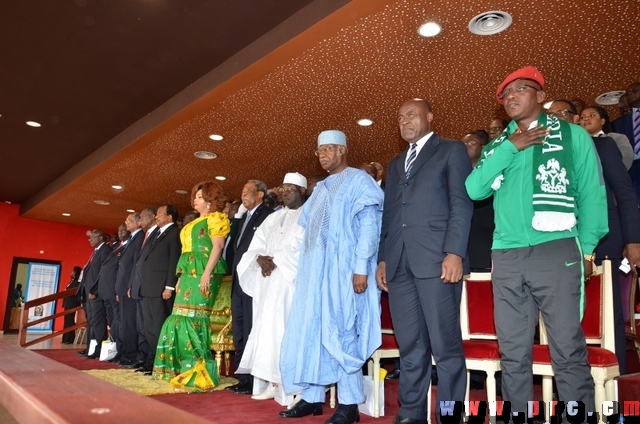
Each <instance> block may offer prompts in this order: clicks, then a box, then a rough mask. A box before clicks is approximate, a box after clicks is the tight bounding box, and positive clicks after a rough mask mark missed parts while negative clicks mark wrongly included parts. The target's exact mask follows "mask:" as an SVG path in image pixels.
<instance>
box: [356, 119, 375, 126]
mask: <svg viewBox="0 0 640 424" xmlns="http://www.w3.org/2000/svg"><path fill="white" fill-rule="evenodd" d="M358 125H360V126H361V127H368V126H369V125H373V121H372V120H371V119H367V118H363V119H358Z"/></svg>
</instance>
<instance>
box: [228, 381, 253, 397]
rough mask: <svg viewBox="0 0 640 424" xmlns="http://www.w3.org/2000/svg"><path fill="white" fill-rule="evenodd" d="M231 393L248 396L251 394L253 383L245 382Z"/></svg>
mask: <svg viewBox="0 0 640 424" xmlns="http://www.w3.org/2000/svg"><path fill="white" fill-rule="evenodd" d="M233 393H235V394H237V395H250V394H251V393H253V383H252V382H251V381H248V380H245V381H243V382H242V384H241V385H240V386H238V387H236V389H235V390H234V391H233Z"/></svg>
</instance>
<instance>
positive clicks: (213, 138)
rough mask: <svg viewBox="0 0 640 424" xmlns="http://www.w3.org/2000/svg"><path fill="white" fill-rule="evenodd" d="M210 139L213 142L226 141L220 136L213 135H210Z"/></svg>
mask: <svg viewBox="0 0 640 424" xmlns="http://www.w3.org/2000/svg"><path fill="white" fill-rule="evenodd" d="M209 138H210V139H211V140H215V141H220V140H222V139H224V137H223V136H221V135H220V134H211V135H209Z"/></svg>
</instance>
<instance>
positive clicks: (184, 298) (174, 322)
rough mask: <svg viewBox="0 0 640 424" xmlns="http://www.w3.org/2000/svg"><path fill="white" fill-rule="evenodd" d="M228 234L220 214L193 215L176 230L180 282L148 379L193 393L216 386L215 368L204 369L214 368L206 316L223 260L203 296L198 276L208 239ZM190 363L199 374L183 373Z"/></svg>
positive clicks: (204, 261)
mask: <svg viewBox="0 0 640 424" xmlns="http://www.w3.org/2000/svg"><path fill="white" fill-rule="evenodd" d="M229 231H230V224H229V219H228V218H227V216H226V215H225V214H223V213H221V212H214V213H210V214H208V215H206V216H202V217H199V218H197V219H195V220H193V221H191V222H189V223H188V224H187V225H185V226H184V228H182V231H181V232H180V239H181V241H182V255H181V256H180V260H179V261H178V266H177V270H176V274H177V275H178V276H179V277H180V283H179V284H178V287H177V289H176V298H175V302H174V304H173V310H172V312H171V315H170V316H169V317H168V318H167V320H166V321H165V322H164V324H163V325H162V330H161V332H160V337H159V340H158V349H157V350H156V358H155V362H154V364H153V376H154V378H156V379H163V380H167V381H171V383H172V385H175V386H179V387H184V386H185V385H187V383H189V381H190V382H191V383H190V384H188V386H189V387H193V388H194V390H195V391H206V390H211V389H213V387H215V386H216V385H217V384H218V375H217V371H216V372H211V369H212V368H213V369H215V367H211V366H209V367H205V366H204V364H205V363H207V364H209V365H211V364H214V362H213V357H212V355H211V348H210V345H209V343H210V335H209V316H210V315H211V309H212V307H213V304H214V302H215V299H216V295H217V294H218V288H219V287H220V281H221V280H222V277H223V276H224V274H225V272H226V269H227V265H226V263H225V261H224V259H222V258H220V260H219V261H218V263H217V264H216V266H215V268H214V270H213V273H212V278H211V286H210V289H209V291H208V292H207V293H206V294H204V295H203V294H202V293H201V292H200V278H201V277H202V274H203V272H204V268H205V266H206V265H207V261H208V259H209V254H210V253H211V249H212V243H211V238H212V237H223V238H224V237H226V236H227V234H229ZM198 360H201V361H198ZM183 362H184V364H183ZM196 363H198V365H200V366H199V367H198V374H199V375H198V378H195V376H193V377H194V378H192V376H191V375H190V374H191V373H189V372H185V366H188V364H191V365H192V366H194V367H195V365H196ZM206 368H208V369H209V372H208V371H207V369H206ZM181 370H182V373H181ZM211 374H215V375H211ZM194 380H195V381H196V383H195V384H194V383H193V381H194Z"/></svg>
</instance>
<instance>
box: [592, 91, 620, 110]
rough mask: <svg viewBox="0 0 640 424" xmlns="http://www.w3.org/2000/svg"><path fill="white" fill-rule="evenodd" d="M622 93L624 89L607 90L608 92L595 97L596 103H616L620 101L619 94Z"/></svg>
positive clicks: (608, 104)
mask: <svg viewBox="0 0 640 424" xmlns="http://www.w3.org/2000/svg"><path fill="white" fill-rule="evenodd" d="M623 94H624V91H609V92H608V93H602V94H601V95H599V96H598V97H596V103H598V104H599V105H604V106H610V105H617V104H618V102H619V101H620V96H622V95H623Z"/></svg>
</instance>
